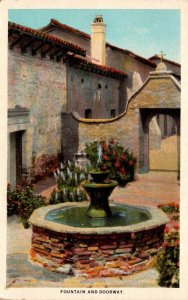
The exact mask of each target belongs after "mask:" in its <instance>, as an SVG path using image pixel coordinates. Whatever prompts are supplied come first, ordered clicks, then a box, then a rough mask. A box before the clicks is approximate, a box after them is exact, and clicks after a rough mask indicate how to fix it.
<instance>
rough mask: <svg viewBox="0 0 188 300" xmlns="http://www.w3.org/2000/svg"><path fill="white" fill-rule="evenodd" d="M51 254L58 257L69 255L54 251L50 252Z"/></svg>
mask: <svg viewBox="0 0 188 300" xmlns="http://www.w3.org/2000/svg"><path fill="white" fill-rule="evenodd" d="M50 256H52V257H57V258H65V257H67V255H66V254H64V253H57V252H54V251H51V252H50Z"/></svg>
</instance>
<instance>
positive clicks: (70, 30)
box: [41, 19, 156, 67]
mask: <svg viewBox="0 0 188 300" xmlns="http://www.w3.org/2000/svg"><path fill="white" fill-rule="evenodd" d="M53 25H54V26H57V27H59V28H62V29H64V30H66V31H67V32H69V33H73V34H77V35H79V36H81V37H84V38H87V39H91V35H90V34H88V33H85V32H83V31H80V30H78V29H75V28H73V27H71V26H68V25H65V24H62V23H60V22H59V21H57V20H55V19H51V20H50V23H49V24H48V25H47V26H46V27H43V28H41V30H42V31H45V30H48V29H49V28H50V27H51V26H53ZM106 46H108V47H110V48H112V49H117V50H119V51H122V52H124V53H126V54H127V55H129V56H131V57H133V58H135V59H137V60H140V61H142V62H144V63H146V64H149V65H150V66H152V67H156V64H155V63H154V62H152V61H151V60H150V59H147V58H144V57H142V56H140V55H137V54H135V53H133V52H131V51H129V50H126V49H123V48H119V47H117V46H115V45H112V44H110V43H108V42H107V43H106Z"/></svg>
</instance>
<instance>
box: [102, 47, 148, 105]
mask: <svg viewBox="0 0 188 300" xmlns="http://www.w3.org/2000/svg"><path fill="white" fill-rule="evenodd" d="M106 51H107V62H106V63H107V65H108V66H110V67H114V68H117V69H119V70H122V71H125V72H127V73H128V78H127V80H126V88H127V97H128V99H129V98H130V97H131V96H132V95H133V94H134V93H135V92H136V91H137V90H138V89H139V88H140V87H141V86H142V84H143V83H144V82H145V80H146V79H147V78H148V76H149V72H150V71H153V70H154V68H153V67H152V66H149V65H147V64H146V63H143V62H141V61H138V60H137V59H135V58H133V57H130V56H129V55H128V54H126V53H125V52H123V51H121V50H118V49H114V48H111V47H107V50H106Z"/></svg>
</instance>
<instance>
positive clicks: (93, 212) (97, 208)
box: [83, 172, 118, 218]
mask: <svg viewBox="0 0 188 300" xmlns="http://www.w3.org/2000/svg"><path fill="white" fill-rule="evenodd" d="M90 175H91V176H92V178H93V180H94V182H91V183H85V184H83V187H84V189H85V190H86V192H87V193H88V195H89V197H90V199H91V202H90V205H89V208H88V210H87V216H88V217H91V218H106V217H111V215H112V212H111V209H110V206H109V201H108V197H109V196H110V194H111V193H112V191H113V189H114V188H115V187H116V186H117V185H118V183H117V182H116V181H105V180H106V178H107V177H108V172H91V173H90ZM100 181H101V183H99V182H100Z"/></svg>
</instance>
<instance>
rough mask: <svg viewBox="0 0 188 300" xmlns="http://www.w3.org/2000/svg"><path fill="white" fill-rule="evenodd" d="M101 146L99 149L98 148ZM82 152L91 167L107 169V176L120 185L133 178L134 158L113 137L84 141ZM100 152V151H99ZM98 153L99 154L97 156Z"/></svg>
mask: <svg viewBox="0 0 188 300" xmlns="http://www.w3.org/2000/svg"><path fill="white" fill-rule="evenodd" d="M100 148H101V151H99V149H100ZM84 152H85V153H86V155H87V158H88V159H89V161H90V163H91V168H92V169H94V170H96V171H98V170H101V171H106V170H109V171H110V174H109V178H111V179H115V180H117V181H118V183H119V184H120V185H125V184H126V182H127V181H131V180H134V174H135V165H136V158H135V157H134V155H133V153H132V152H130V151H129V150H128V149H125V148H124V147H123V146H121V145H120V144H119V143H118V142H115V141H114V140H113V139H111V140H110V142H109V143H107V142H106V141H100V142H98V141H95V142H92V143H86V145H85V149H84ZM100 152H101V153H100ZM99 153H100V154H101V156H100V158H99Z"/></svg>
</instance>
